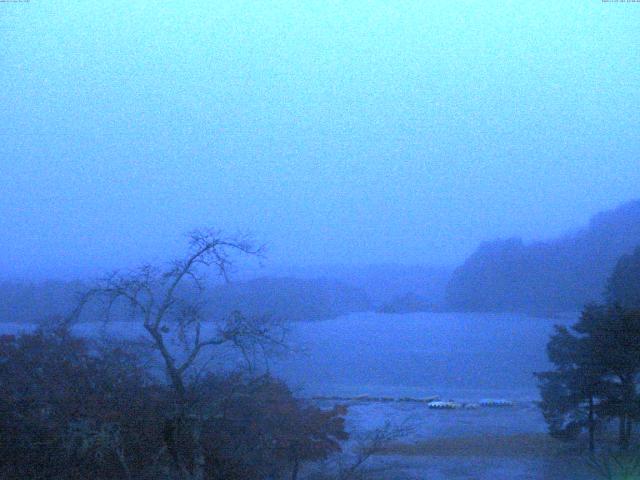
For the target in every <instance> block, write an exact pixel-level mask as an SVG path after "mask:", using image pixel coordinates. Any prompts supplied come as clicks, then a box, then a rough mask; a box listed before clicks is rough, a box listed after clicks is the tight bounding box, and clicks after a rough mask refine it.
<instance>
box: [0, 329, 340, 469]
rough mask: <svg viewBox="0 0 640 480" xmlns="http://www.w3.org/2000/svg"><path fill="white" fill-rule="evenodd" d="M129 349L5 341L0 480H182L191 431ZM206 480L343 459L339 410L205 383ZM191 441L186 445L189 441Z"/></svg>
mask: <svg viewBox="0 0 640 480" xmlns="http://www.w3.org/2000/svg"><path fill="white" fill-rule="evenodd" d="M143 358H144V357H143V356H141V355H140V353H139V352H137V351H135V350H133V348H130V347H128V346H126V345H118V346H111V347H110V346H104V345H99V344H95V343H92V342H89V341H87V340H84V339H79V338H76V337H74V336H72V335H70V334H69V333H68V332H67V331H65V330H60V331H55V332H45V331H38V332H36V333H34V334H29V335H22V336H19V337H14V336H4V337H2V338H0V478H3V479H7V480H13V479H21V480H25V479H60V480H67V479H69V480H75V479H86V478H93V479H105V480H106V479H147V478H175V479H179V478H184V477H182V476H181V473H180V472H179V471H176V470H175V468H174V467H175V464H176V463H178V462H176V459H177V458H178V457H182V458H190V455H189V449H190V448H192V446H193V445H192V439H193V437H192V435H191V434H190V433H191V432H190V430H188V429H185V428H180V427H181V426H180V425H176V424H175V422H176V421H181V422H189V421H191V419H190V417H187V416H182V417H177V416H176V415H175V412H174V409H175V398H174V397H175V392H174V391H173V390H172V389H171V388H170V387H169V386H168V385H166V384H164V383H159V382H158V381H157V380H156V379H154V378H153V377H151V376H150V375H149V374H148V373H147V369H146V368H145V364H144V362H143V361H142V360H143ZM187 399H188V402H189V412H191V413H192V414H193V415H198V425H199V426H200V427H201V429H200V434H201V443H202V445H203V447H204V451H205V459H206V464H205V467H206V475H205V478H208V479H222V478H224V479H227V480H228V479H236V478H237V479H241V478H243V479H244V478H255V479H260V478H270V476H273V475H276V474H277V475H282V474H284V473H286V474H287V475H292V473H294V472H296V471H297V468H298V466H299V465H300V464H301V463H302V462H306V461H314V460H319V459H323V458H326V457H327V456H329V455H330V454H332V453H334V452H338V451H340V441H342V440H345V439H346V438H347V434H346V433H345V431H344V418H343V415H344V413H345V412H344V410H343V409H340V408H336V409H333V410H329V411H323V410H321V409H319V408H317V407H315V406H314V405H312V404H308V403H306V402H304V401H302V400H299V399H296V398H294V396H293V395H292V394H291V392H290V391H289V389H288V388H287V387H286V385H284V384H283V383H281V382H279V381H278V380H276V379H273V378H271V377H269V376H262V377H259V378H245V377H244V376H242V375H232V376H225V377H220V376H216V375H213V374H211V375H209V376H207V377H205V378H204V379H201V380H200V381H198V382H191V383H190V384H189V385H188V388H187ZM185 432H189V435H185Z"/></svg>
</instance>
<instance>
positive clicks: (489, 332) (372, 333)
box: [274, 313, 575, 401]
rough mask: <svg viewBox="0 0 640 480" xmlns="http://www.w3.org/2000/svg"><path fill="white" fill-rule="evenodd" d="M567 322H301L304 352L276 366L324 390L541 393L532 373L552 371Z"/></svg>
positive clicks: (505, 317) (379, 318)
mask: <svg viewBox="0 0 640 480" xmlns="http://www.w3.org/2000/svg"><path fill="white" fill-rule="evenodd" d="M574 321H575V318H571V317H567V318H564V319H562V320H558V319H545V318H532V317H526V316H522V315H516V314H477V313H470V314H462V313H416V314H403V315H388V314H376V313H358V314H352V315H348V316H344V317H340V318H337V319H334V320H327V321H323V322H315V323H298V324H295V325H294V326H293V330H292V334H291V340H292V342H293V343H294V344H295V345H297V346H299V347H302V348H303V349H304V350H305V353H304V354H299V355H294V356H291V357H289V358H286V359H283V360H279V361H278V362H277V363H276V364H275V366H274V370H275V372H276V373H278V374H279V375H281V376H283V377H284V378H285V379H287V380H288V381H289V382H291V383H292V384H294V385H297V386H299V387H300V388H301V389H303V390H304V391H306V392H309V393H311V394H318V395H358V394H370V395H377V396H380V395H389V396H405V395H406V396H418V397H419V396H431V395H440V396H441V397H443V398H453V399H455V400H462V401H473V400H478V399H481V398H484V397H496V396H497V397H506V398H509V399H512V400H533V399H536V398H538V394H537V389H536V382H535V378H534V376H533V372H536V371H541V370H545V369H548V368H549V363H548V360H547V358H546V349H545V348H546V343H547V341H548V339H549V335H550V334H551V333H552V332H553V326H554V324H557V323H563V324H566V323H571V322H574Z"/></svg>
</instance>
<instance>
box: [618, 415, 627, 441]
mask: <svg viewBox="0 0 640 480" xmlns="http://www.w3.org/2000/svg"><path fill="white" fill-rule="evenodd" d="M626 424H627V422H626V415H625V414H624V413H621V414H620V423H619V426H618V445H619V446H620V448H621V449H622V450H626V448H627V447H626V438H627V435H626V433H627V431H626V427H627V425H626Z"/></svg>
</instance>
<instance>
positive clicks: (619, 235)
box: [446, 201, 640, 313]
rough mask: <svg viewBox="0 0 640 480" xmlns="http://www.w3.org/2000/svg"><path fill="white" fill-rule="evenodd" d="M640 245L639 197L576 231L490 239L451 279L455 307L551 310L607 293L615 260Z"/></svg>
mask: <svg viewBox="0 0 640 480" xmlns="http://www.w3.org/2000/svg"><path fill="white" fill-rule="evenodd" d="M638 245H640V201H633V202H629V203H626V204H623V205H621V206H620V207H618V208H616V209H614V210H610V211H606V212H602V213H599V214H598V215H596V216H594V217H593V218H592V219H591V221H590V222H589V225H588V226H587V227H586V228H584V229H582V230H580V231H579V232H577V233H574V234H569V235H565V236H563V237H561V238H558V239H554V240H551V241H545V242H535V243H531V244H525V243H524V242H523V241H522V240H520V239H517V238H515V239H507V240H497V241H492V242H486V243H484V244H482V245H480V247H479V248H478V249H477V250H476V252H475V253H473V254H472V255H471V256H470V257H469V258H468V259H467V260H466V261H465V262H464V264H463V265H461V266H460V267H459V268H457V269H456V270H455V271H454V273H453V275H452V277H451V280H450V281H449V284H448V286H447V291H446V301H447V304H448V306H449V307H450V308H453V309H458V310H467V311H524V312H530V313H549V312H556V311H562V310H577V309H579V308H581V307H582V306H583V305H584V304H585V303H588V302H592V301H598V300H600V299H601V298H602V295H603V293H604V289H605V283H606V279H607V277H608V276H609V275H610V274H611V272H612V270H613V268H614V266H615V263H616V260H617V259H618V258H619V257H620V256H621V255H624V254H629V253H631V252H632V251H633V250H634V248H635V247H636V246H638Z"/></svg>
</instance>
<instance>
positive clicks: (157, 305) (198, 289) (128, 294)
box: [67, 230, 284, 480]
mask: <svg viewBox="0 0 640 480" xmlns="http://www.w3.org/2000/svg"><path fill="white" fill-rule="evenodd" d="M262 254H263V248H262V247H256V246H255V245H254V244H253V242H252V241H251V240H250V238H248V237H233V238H229V237H225V236H223V235H222V234H221V233H220V232H219V231H216V230H198V231H194V232H192V233H191V234H190V235H189V249H188V252H187V254H186V256H185V257H184V258H182V259H180V260H176V261H174V262H172V263H171V264H170V265H169V266H167V267H165V268H158V267H154V266H151V265H143V266H142V267H140V268H138V269H137V270H134V271H131V272H128V273H126V274H122V273H118V272H116V273H114V274H111V275H109V276H107V277H106V278H103V279H102V280H100V281H98V282H97V283H96V284H95V285H94V286H93V287H92V288H90V289H88V290H87V291H86V292H85V293H84V294H83V295H82V296H81V298H80V300H79V302H78V305H77V308H76V309H75V310H74V312H73V313H72V315H71V316H70V317H69V318H68V319H67V323H68V324H71V323H73V322H75V321H77V320H78V318H79V316H80V314H81V312H82V310H83V308H84V307H85V306H86V305H87V304H88V303H89V302H92V301H94V300H95V299H98V298H100V299H103V300H106V301H107V305H108V311H111V309H112V307H113V305H114V304H116V303H117V302H122V301H124V302H125V304H127V305H128V307H129V308H130V310H131V314H132V315H133V316H134V318H136V319H137V320H138V321H140V322H141V323H142V325H143V327H144V330H145V332H146V333H147V336H148V338H149V339H150V340H151V344H152V345H153V347H154V348H155V349H156V350H157V352H159V355H160V357H161V359H162V362H161V363H162V366H163V370H164V373H165V374H166V377H167V380H168V382H169V385H170V386H171V388H172V390H173V392H174V394H175V410H176V411H175V413H174V415H173V417H172V419H171V421H170V422H168V424H167V432H166V441H167V450H168V453H169V454H171V456H172V457H173V460H174V463H175V466H176V468H177V470H178V472H179V476H180V477H181V478H185V479H191V480H201V479H203V478H204V467H205V457H204V452H203V451H202V443H201V440H200V436H201V424H202V418H200V415H199V414H198V412H196V411H193V408H191V407H192V405H191V404H190V401H189V395H188V382H189V379H190V374H191V373H192V370H193V367H194V366H196V365H197V364H198V363H199V362H200V361H201V360H203V357H205V356H206V352H207V351H209V350H210V348H211V347H215V346H221V345H224V344H229V345H232V346H234V347H237V348H239V349H240V350H241V352H242V353H243V355H244V356H245V358H247V359H249V358H250V357H251V355H253V354H254V353H255V352H256V351H257V350H260V351H266V350H267V349H268V348H271V347H274V346H275V347H284V329H283V328H282V325H281V324H280V323H279V322H277V321H273V320H272V319H264V318H262V319H256V318H248V317H245V316H244V315H242V314H241V313H240V312H234V313H233V314H231V315H230V316H228V318H226V319H224V321H222V322H208V320H210V319H207V318H205V317H206V313H205V304H206V302H205V296H204V295H205V287H206V282H205V280H206V271H207V269H209V270H210V269H213V270H214V272H215V273H216V274H217V275H219V276H221V277H222V278H223V279H224V280H225V281H229V275H230V272H231V269H232V267H233V259H234V258H235V255H244V256H251V257H261V256H262ZM205 326H207V327H211V328H203V327H205ZM174 344H178V346H179V347H180V348H179V349H178V350H181V351H180V352H176V350H177V349H176V348H172V346H173V345H174ZM185 438H186V441H185ZM185 443H186V444H189V448H187V449H183V450H186V453H185V452H184V451H182V452H181V451H179V449H178V448H177V447H178V446H179V445H184V444H185Z"/></svg>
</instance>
